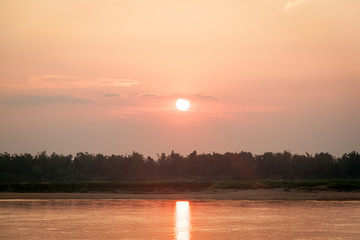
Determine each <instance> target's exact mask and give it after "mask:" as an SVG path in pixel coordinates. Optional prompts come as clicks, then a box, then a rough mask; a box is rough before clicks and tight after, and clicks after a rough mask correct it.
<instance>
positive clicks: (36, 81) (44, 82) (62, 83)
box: [1, 74, 140, 89]
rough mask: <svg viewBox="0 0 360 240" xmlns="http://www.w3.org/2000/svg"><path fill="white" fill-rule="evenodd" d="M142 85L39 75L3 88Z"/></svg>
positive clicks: (136, 82)
mask: <svg viewBox="0 0 360 240" xmlns="http://www.w3.org/2000/svg"><path fill="white" fill-rule="evenodd" d="M138 84H140V83H139V82H138V81H136V80H132V79H123V78H98V79H81V78H79V77H76V76H66V75H57V74H50V75H38V76H31V77H29V78H28V79H27V82H24V83H21V84H6V85H1V86H2V87H11V88H27V89H28V88H35V89H53V88H56V89H74V88H93V87H96V88H99V87H131V86H134V85H138Z"/></svg>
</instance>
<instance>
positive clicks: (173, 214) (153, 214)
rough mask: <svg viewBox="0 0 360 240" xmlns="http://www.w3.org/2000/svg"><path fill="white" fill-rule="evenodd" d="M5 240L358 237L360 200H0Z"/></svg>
mask: <svg viewBox="0 0 360 240" xmlns="http://www.w3.org/2000/svg"><path fill="white" fill-rule="evenodd" d="M0 239H8V240H12V239H25V240H27V239H31V240H32V239H122V240H140V239H146V240H149V239H154V240H155V239H156V240H162V239H166V240H190V239H191V240H215V239H216V240H220V239H222V240H229V239H236V240H241V239H244V240H266V239H276V240H282V239H284V240H285V239H286V240H290V239H297V240H305V239H306V240H312V239H317V240H324V239H327V240H329V239H331V240H335V239H336V240H339V239H346V240H358V239H360V201H235V200H206V201H190V202H189V201H172V200H0Z"/></svg>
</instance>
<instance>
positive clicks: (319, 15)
mask: <svg viewBox="0 0 360 240" xmlns="http://www.w3.org/2000/svg"><path fill="white" fill-rule="evenodd" d="M359 22H360V1H358V0H342V1H339V0H293V1H287V0H244V1H237V0H224V1H209V0H207V1H205V0H204V1H197V0H191V1H190V0H184V1H171V0H161V1H160V0H159V1H136V0H105V1H100V0H72V1H63V0H53V1H48V0H2V1H1V3H0V29H1V31H0V115H1V118H0V123H1V125H0V152H3V151H7V152H15V153H24V152H30V153H36V152H38V151H43V150H46V151H48V152H53V151H55V152H57V153H65V154H67V153H76V152H80V151H88V152H90V153H97V152H101V153H104V154H112V153H115V154H130V153H131V152H132V151H133V150H135V151H139V152H141V153H143V154H145V155H152V156H156V153H161V152H166V153H168V152H170V151H171V150H174V151H175V152H180V153H182V154H188V153H190V152H191V151H193V150H197V151H198V152H210V153H211V152H226V151H241V150H244V151H251V152H253V153H257V154H261V153H263V152H266V151H274V152H277V151H283V150H290V151H292V152H293V153H300V154H303V153H305V152H309V153H316V152H321V151H325V152H329V153H332V154H335V155H340V154H342V153H345V152H349V151H352V150H356V151H360V127H359V124H358V123H359V122H360V94H359V89H360V25H359ZM179 97H182V98H187V99H189V100H190V101H191V107H190V110H189V111H187V112H180V111H178V110H176V108H175V101H176V99H177V98H179Z"/></svg>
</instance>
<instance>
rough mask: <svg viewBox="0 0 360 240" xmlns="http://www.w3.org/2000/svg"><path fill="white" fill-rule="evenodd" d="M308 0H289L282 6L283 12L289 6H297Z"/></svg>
mask: <svg viewBox="0 0 360 240" xmlns="http://www.w3.org/2000/svg"><path fill="white" fill-rule="evenodd" d="M308 1H310V0H290V1H288V2H287V3H286V4H285V6H284V12H286V11H288V10H289V9H291V8H294V7H297V6H299V5H301V4H303V3H306V2H308Z"/></svg>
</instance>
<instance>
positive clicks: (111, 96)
mask: <svg viewBox="0 0 360 240" xmlns="http://www.w3.org/2000/svg"><path fill="white" fill-rule="evenodd" d="M104 97H108V98H113V97H115V98H117V97H120V98H127V97H128V95H126V94H119V93H105V94H104Z"/></svg>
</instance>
